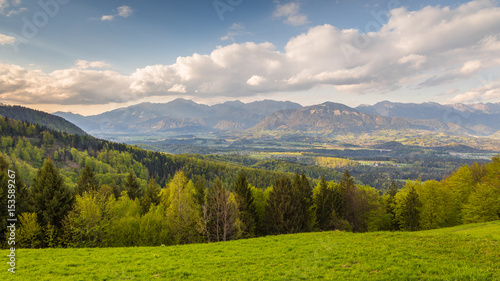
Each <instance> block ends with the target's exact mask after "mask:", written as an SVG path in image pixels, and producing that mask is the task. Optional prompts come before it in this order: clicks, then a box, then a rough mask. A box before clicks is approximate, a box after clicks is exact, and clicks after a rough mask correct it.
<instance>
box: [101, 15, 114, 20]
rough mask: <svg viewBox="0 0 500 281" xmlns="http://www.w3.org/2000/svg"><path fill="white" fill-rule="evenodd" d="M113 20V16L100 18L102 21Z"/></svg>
mask: <svg viewBox="0 0 500 281" xmlns="http://www.w3.org/2000/svg"><path fill="white" fill-rule="evenodd" d="M114 19H115V16H112V15H104V16H102V17H101V20H102V21H112V20H114Z"/></svg>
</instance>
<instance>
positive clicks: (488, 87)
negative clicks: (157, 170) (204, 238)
mask: <svg viewBox="0 0 500 281" xmlns="http://www.w3.org/2000/svg"><path fill="white" fill-rule="evenodd" d="M177 98H186V99H191V100H194V101H196V102H199V103H205V104H215V103H221V102H225V101H232V100H241V101H243V102H251V101H256V100H264V99H274V100H289V101H294V102H297V103H300V104H302V105H312V104H319V103H323V102H325V101H333V102H339V103H344V104H347V105H349V106H357V105H359V104H374V103H377V102H380V101H383V100H389V101H394V102H415V103H422V102H438V103H443V104H448V103H480V102H482V103H487V102H500V4H499V2H498V1H496V0H475V1H438V0H423V1H417V0H413V1H412V0H407V1H404V0H400V1H398V0H380V1H379V0H360V1H356V0H336V1H335V0H296V1H284V0H280V1H278V0H275V1H272V0H268V1H264V0H206V1H205V0H168V1H167V0H163V1H156V0H147V1H144V0H143V1H140V0H119V1H115V0H106V1H98V0H85V1H84V0H40V1H34V0H31V1H28V0H0V102H2V103H5V104H18V105H23V106H27V107H31V108H36V109H40V110H45V111H48V112H55V111H71V112H74V113H79V114H82V115H93V114H98V113H101V112H104V111H109V110H112V109H115V108H119V107H124V106H129V105H133V104H137V103H141V102H168V101H171V100H174V99H177Z"/></svg>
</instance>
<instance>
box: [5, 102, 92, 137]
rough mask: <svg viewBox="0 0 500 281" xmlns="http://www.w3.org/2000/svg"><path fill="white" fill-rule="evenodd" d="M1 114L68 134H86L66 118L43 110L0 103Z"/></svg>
mask: <svg viewBox="0 0 500 281" xmlns="http://www.w3.org/2000/svg"><path fill="white" fill-rule="evenodd" d="M0 115H1V116H4V117H7V118H12V119H16V120H20V121H26V122H29V123H31V124H38V125H41V126H45V127H47V128H49V129H52V130H55V131H60V132H65V133H68V134H76V135H86V133H85V132H84V131H83V130H82V129H80V128H79V127H77V126H76V125H75V124H73V123H71V122H68V121H66V120H65V119H64V118H61V117H59V116H55V115H52V114H49V113H46V112H43V111H39V110H35V109H31V108H27V107H22V106H17V105H14V106H11V105H4V104H0Z"/></svg>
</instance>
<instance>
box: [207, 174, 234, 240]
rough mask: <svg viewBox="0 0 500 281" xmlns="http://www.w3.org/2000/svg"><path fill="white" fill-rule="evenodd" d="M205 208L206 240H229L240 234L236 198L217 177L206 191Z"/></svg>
mask: <svg viewBox="0 0 500 281" xmlns="http://www.w3.org/2000/svg"><path fill="white" fill-rule="evenodd" d="M205 208H206V217H205V225H206V233H207V238H208V242H221V241H229V240H233V239H236V238H237V237H238V236H239V235H240V230H239V225H238V222H239V219H238V208H237V206H236V200H235V199H234V196H233V195H232V194H231V193H230V192H229V191H228V190H227V189H225V188H224V187H223V186H222V182H221V181H220V180H219V179H216V180H215V183H214V186H213V187H212V188H211V189H210V190H209V192H208V196H207V204H206V205H205Z"/></svg>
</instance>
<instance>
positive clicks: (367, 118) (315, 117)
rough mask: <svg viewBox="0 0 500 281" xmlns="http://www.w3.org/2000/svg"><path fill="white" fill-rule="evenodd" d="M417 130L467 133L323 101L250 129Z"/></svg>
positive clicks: (324, 131) (327, 131) (450, 126)
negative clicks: (368, 112)
mask: <svg viewBox="0 0 500 281" xmlns="http://www.w3.org/2000/svg"><path fill="white" fill-rule="evenodd" d="M407 129H420V130H429V131H439V132H450V133H458V134H466V133H469V132H468V131H467V130H465V129H463V128H461V127H460V126H458V125H455V124H452V123H443V122H439V121H437V120H421V119H411V118H401V117H387V116H382V115H376V114H367V113H364V112H361V111H359V110H356V109H354V108H351V107H348V106H346V105H343V104H338V103H332V102H326V103H323V104H320V105H313V106H307V107H303V108H299V109H295V110H293V109H289V110H282V111H278V112H275V113H273V114H271V115H270V116H268V117H266V118H265V119H264V120H262V121H261V122H260V123H259V124H257V125H256V126H255V127H254V128H252V130H264V131H287V132H304V133H322V134H330V133H332V134H337V133H348V132H368V131H374V130H407Z"/></svg>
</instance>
